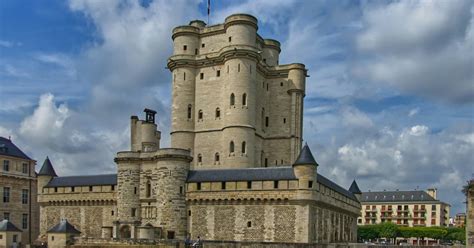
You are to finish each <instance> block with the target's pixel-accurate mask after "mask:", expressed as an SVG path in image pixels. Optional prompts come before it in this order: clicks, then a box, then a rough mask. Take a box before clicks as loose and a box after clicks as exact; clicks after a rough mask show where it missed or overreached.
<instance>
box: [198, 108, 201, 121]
mask: <svg viewBox="0 0 474 248" xmlns="http://www.w3.org/2000/svg"><path fill="white" fill-rule="evenodd" d="M198 120H202V110H199V112H198Z"/></svg>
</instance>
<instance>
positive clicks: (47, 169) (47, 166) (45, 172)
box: [38, 157, 58, 177]
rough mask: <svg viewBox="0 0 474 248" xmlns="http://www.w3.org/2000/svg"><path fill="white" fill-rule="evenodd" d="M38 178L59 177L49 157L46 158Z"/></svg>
mask: <svg viewBox="0 0 474 248" xmlns="http://www.w3.org/2000/svg"><path fill="white" fill-rule="evenodd" d="M38 176H52V177H57V176H58V175H57V174H56V171H54V168H53V164H51V161H50V160H49V157H46V159H45V160H44V163H43V166H42V167H41V169H40V171H39V172H38Z"/></svg>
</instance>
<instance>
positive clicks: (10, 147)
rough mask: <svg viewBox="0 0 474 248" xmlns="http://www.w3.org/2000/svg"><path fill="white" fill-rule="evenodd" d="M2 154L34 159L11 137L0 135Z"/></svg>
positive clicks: (0, 150)
mask: <svg viewBox="0 0 474 248" xmlns="http://www.w3.org/2000/svg"><path fill="white" fill-rule="evenodd" d="M0 155H6V156H12V157H17V158H23V159H28V160H32V159H31V158H30V157H28V156H27V155H26V154H25V153H24V152H22V151H21V150H20V148H18V147H17V146H16V145H15V144H13V142H12V141H11V140H10V139H7V138H4V137H0Z"/></svg>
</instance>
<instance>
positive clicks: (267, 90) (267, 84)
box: [267, 83, 268, 91]
mask: <svg viewBox="0 0 474 248" xmlns="http://www.w3.org/2000/svg"><path fill="white" fill-rule="evenodd" d="M267 91H268V83H267Z"/></svg>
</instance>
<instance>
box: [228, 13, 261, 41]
mask: <svg viewBox="0 0 474 248" xmlns="http://www.w3.org/2000/svg"><path fill="white" fill-rule="evenodd" d="M257 23H258V21H257V18H255V17H253V16H251V15H248V14H234V15H230V16H228V17H227V18H225V23H224V27H225V29H226V35H227V41H228V42H229V44H230V45H247V46H252V47H255V43H256V41H257V29H258V26H257Z"/></svg>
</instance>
